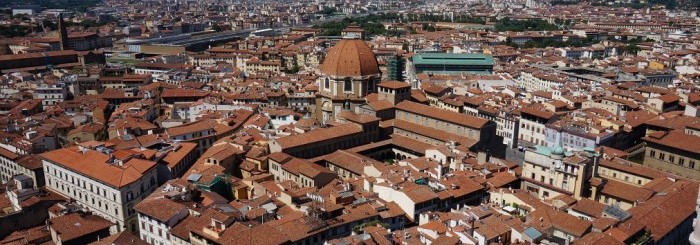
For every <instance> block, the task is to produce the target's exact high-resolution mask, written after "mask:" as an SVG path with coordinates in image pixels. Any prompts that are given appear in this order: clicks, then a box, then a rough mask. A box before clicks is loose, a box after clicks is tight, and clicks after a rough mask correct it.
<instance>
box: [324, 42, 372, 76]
mask: <svg viewBox="0 0 700 245" xmlns="http://www.w3.org/2000/svg"><path fill="white" fill-rule="evenodd" d="M320 70H321V72H322V73H323V74H324V75H328V76H335V77H365V76H372V75H376V76H379V75H380V74H381V71H379V64H378V63H377V58H376V57H375V56H374V52H372V49H371V48H370V47H369V46H368V45H367V43H365V42H364V41H362V40H359V39H342V40H340V41H339V42H338V43H337V44H336V45H335V46H333V47H331V48H330V49H329V50H328V53H327V55H326V58H325V59H324V60H323V64H321V68H320Z"/></svg>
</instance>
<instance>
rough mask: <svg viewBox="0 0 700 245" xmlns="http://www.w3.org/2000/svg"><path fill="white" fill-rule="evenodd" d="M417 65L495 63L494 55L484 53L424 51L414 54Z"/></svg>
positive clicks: (414, 61)
mask: <svg viewBox="0 0 700 245" xmlns="http://www.w3.org/2000/svg"><path fill="white" fill-rule="evenodd" d="M413 64H416V65H493V64H494V61H493V56H490V55H484V54H456V53H422V54H415V55H413Z"/></svg>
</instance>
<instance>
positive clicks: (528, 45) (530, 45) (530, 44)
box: [523, 40, 537, 48]
mask: <svg viewBox="0 0 700 245" xmlns="http://www.w3.org/2000/svg"><path fill="white" fill-rule="evenodd" d="M535 47H537V43H535V41H532V40H529V41H527V42H525V43H524V44H523V48H535Z"/></svg>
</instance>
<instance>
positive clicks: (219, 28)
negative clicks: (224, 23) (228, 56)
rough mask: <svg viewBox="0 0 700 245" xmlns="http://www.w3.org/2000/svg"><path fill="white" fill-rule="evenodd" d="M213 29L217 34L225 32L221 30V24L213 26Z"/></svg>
mask: <svg viewBox="0 0 700 245" xmlns="http://www.w3.org/2000/svg"><path fill="white" fill-rule="evenodd" d="M211 29H212V30H214V31H215V32H220V31H222V30H223V28H221V26H219V24H214V25H212V26H211Z"/></svg>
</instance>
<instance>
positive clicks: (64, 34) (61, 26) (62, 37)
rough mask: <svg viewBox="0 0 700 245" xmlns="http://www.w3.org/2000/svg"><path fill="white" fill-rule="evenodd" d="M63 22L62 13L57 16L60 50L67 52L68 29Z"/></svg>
mask: <svg viewBox="0 0 700 245" xmlns="http://www.w3.org/2000/svg"><path fill="white" fill-rule="evenodd" d="M66 28H67V27H66V23H65V22H64V21H63V13H59V14H58V29H59V32H60V45H61V50H68V29H66Z"/></svg>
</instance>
